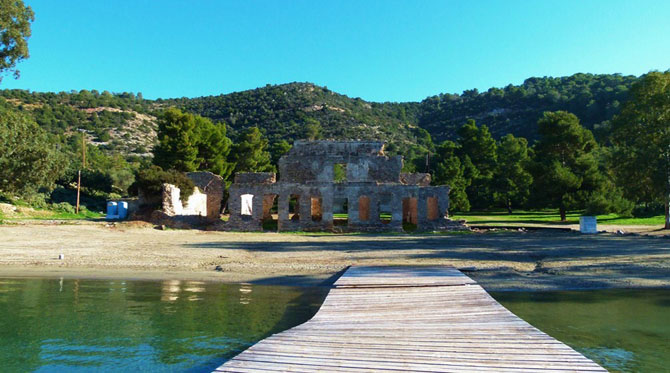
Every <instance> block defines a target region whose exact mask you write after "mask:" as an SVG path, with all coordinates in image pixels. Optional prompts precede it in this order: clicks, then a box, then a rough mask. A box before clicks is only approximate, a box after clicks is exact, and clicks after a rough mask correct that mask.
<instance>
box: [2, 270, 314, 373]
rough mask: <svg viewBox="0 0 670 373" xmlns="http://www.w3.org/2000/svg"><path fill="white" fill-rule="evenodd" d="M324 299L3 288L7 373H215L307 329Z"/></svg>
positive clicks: (54, 285)
mask: <svg viewBox="0 0 670 373" xmlns="http://www.w3.org/2000/svg"><path fill="white" fill-rule="evenodd" d="M326 292H327V289H323V288H295V287H280V286H257V285H250V284H243V285H235V284H214V283H206V282H201V281H177V280H169V281H163V282H148V281H124V280H117V281H95V280H68V279H54V280H48V279H27V280H14V279H0V364H1V365H0V366H2V367H3V368H2V371H3V372H5V371H10V372H12V371H21V372H23V371H31V370H37V371H62V370H67V371H72V370H86V371H90V370H104V371H122V370H142V371H147V370H148V371H183V370H194V371H211V369H212V368H214V367H216V366H218V365H219V364H221V363H223V361H225V359H226V358H228V357H230V356H233V355H235V354H236V353H237V352H239V351H241V350H242V349H244V348H246V347H248V346H249V345H251V344H252V343H254V342H255V341H257V340H259V339H262V338H264V337H266V336H267V335H269V334H271V333H275V332H278V331H280V330H284V329H287V328H289V327H292V326H294V325H297V324H299V323H301V322H304V321H306V320H307V319H309V318H310V317H311V316H312V315H313V314H314V313H315V312H316V310H317V309H318V307H319V305H320V304H321V302H322V300H323V298H324V297H325V294H326Z"/></svg>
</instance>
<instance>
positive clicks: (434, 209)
mask: <svg viewBox="0 0 670 373" xmlns="http://www.w3.org/2000/svg"><path fill="white" fill-rule="evenodd" d="M383 149H384V144H383V143H382V142H370V141H296V142H295V143H294V145H293V148H292V149H291V150H290V151H289V153H288V154H286V155H284V156H283V157H281V158H280V160H279V175H280V180H279V181H277V180H276V176H275V174H274V173H269V172H258V173H238V174H236V175H235V180H234V183H233V184H232V185H231V187H230V189H229V199H228V210H229V212H230V218H229V221H228V222H227V224H226V225H225V228H226V229H230V230H245V231H258V230H262V229H263V225H264V223H265V222H268V221H272V220H276V229H278V230H280V231H299V230H341V231H401V230H403V226H405V227H412V228H413V227H416V229H418V230H422V231H425V230H443V229H464V228H465V226H464V224H463V223H462V222H456V221H452V220H450V219H448V218H447V217H446V212H447V208H448V207H449V187H447V186H430V180H431V179H430V174H406V173H401V172H400V171H401V169H402V164H403V161H402V156H394V157H388V156H385V155H384V150H383ZM266 226H267V225H266ZM270 226H272V225H270Z"/></svg>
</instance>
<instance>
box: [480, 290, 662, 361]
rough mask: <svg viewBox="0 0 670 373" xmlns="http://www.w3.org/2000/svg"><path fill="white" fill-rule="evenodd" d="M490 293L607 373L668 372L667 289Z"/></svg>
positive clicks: (508, 307)
mask: <svg viewBox="0 0 670 373" xmlns="http://www.w3.org/2000/svg"><path fill="white" fill-rule="evenodd" d="M491 295H492V296H493V297H494V298H495V299H496V300H498V302H500V303H501V304H502V305H503V306H505V307H507V309H509V310H510V311H512V312H514V313H515V314H516V315H517V316H519V317H521V318H522V319H524V320H526V321H527V322H529V323H530V324H532V325H533V326H535V327H537V328H539V329H540V330H542V331H543V332H545V333H547V334H549V335H551V336H552V337H554V338H556V339H558V340H560V341H561V342H564V343H566V344H568V345H569V346H571V347H572V348H574V349H575V350H577V351H579V352H581V353H582V354H584V355H586V356H587V357H588V358H590V359H592V360H594V361H595V362H597V363H598V364H600V365H601V366H603V367H604V368H606V369H607V370H609V371H611V372H670V289H657V290H634V289H625V290H587V291H554V292H498V293H491Z"/></svg>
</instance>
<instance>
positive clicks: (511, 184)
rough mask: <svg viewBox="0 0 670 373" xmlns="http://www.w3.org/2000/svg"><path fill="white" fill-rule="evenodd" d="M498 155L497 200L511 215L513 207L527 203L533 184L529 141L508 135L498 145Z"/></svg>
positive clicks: (495, 186)
mask: <svg viewBox="0 0 670 373" xmlns="http://www.w3.org/2000/svg"><path fill="white" fill-rule="evenodd" d="M497 155H498V165H497V168H496V171H495V174H494V176H493V190H494V191H495V199H496V200H497V201H498V202H499V203H503V204H504V205H505V207H506V208H507V212H509V213H510V214H511V213H512V205H515V206H518V205H522V204H524V203H525V202H526V200H527V199H528V196H529V195H530V186H531V184H532V182H533V177H532V176H531V174H530V172H529V171H528V166H529V162H530V156H529V154H528V140H526V139H524V138H523V137H514V136H513V135H512V134H508V135H506V136H505V137H503V138H502V139H501V140H500V142H499V143H498V148H497Z"/></svg>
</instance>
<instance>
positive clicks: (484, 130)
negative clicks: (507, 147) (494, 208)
mask: <svg viewBox="0 0 670 373" xmlns="http://www.w3.org/2000/svg"><path fill="white" fill-rule="evenodd" d="M458 135H459V140H458V143H459V145H460V146H459V150H458V155H459V157H460V158H461V162H462V163H463V165H464V176H465V178H466V179H467V180H468V184H469V186H468V187H467V188H466V192H467V195H468V197H469V200H470V203H471V204H472V205H473V207H476V208H487V207H490V206H491V205H492V204H493V190H492V182H493V175H494V172H495V170H496V164H497V155H496V141H495V140H494V139H493V137H492V136H491V132H489V129H488V127H487V126H486V125H482V126H479V127H478V126H477V124H476V123H475V121H474V120H472V119H469V120H468V121H467V122H466V123H465V124H464V125H463V126H462V127H461V128H460V129H459V130H458Z"/></svg>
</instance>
